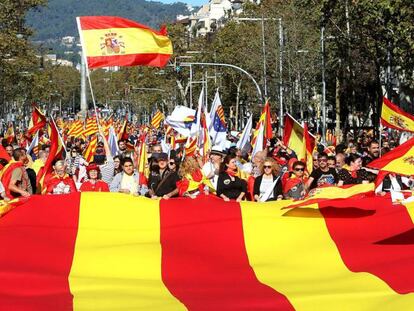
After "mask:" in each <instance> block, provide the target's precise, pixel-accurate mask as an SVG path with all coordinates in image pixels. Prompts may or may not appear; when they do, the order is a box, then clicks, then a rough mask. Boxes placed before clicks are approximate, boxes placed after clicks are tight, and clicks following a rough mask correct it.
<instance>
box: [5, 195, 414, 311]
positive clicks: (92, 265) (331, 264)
mask: <svg viewBox="0 0 414 311" xmlns="http://www.w3.org/2000/svg"><path fill="white" fill-rule="evenodd" d="M291 204H292V202H291V201H274V202H268V203H262V204H260V203H253V202H242V203H237V202H235V201H232V202H224V201H223V200H221V199H219V198H217V197H215V196H200V197H198V198H197V199H194V200H193V199H189V198H180V199H170V200H151V199H147V198H144V197H131V196H128V195H124V194H120V193H97V192H86V193H74V194H71V195H48V196H33V197H31V198H30V199H29V200H28V201H27V202H22V203H21V205H20V206H16V207H14V209H12V210H11V211H10V212H9V213H8V214H6V215H4V216H3V217H2V218H0V232H1V234H0V245H2V248H3V249H4V250H7V251H4V252H0V305H1V306H2V309H4V310H33V309H36V310H75V311H76V310H148V309H151V310H241V309H243V310H288V311H289V310H305V311H306V310H337V309H341V310H361V311H362V310H364V311H365V310H378V308H379V306H382V307H383V309H387V310H411V309H413V306H414V280H413V278H412V275H414V261H413V260H412V258H414V244H413V231H414V226H413V221H412V219H413V216H414V213H413V207H414V206H412V205H407V206H404V205H400V204H397V205H393V204H392V203H391V200H390V198H389V197H365V198H362V199H361V198H358V199H352V198H348V199H343V200H328V201H324V202H320V203H318V204H315V205H313V206H308V207H299V208H294V209H290V208H289V206H290V205H291ZM411 204H412V203H411ZM281 232H282V233H283V234H281ZM380 309H381V308H380Z"/></svg>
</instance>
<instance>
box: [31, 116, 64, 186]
mask: <svg viewBox="0 0 414 311" xmlns="http://www.w3.org/2000/svg"><path fill="white" fill-rule="evenodd" d="M48 132H49V138H50V151H49V155H48V156H47V159H46V162H45V165H44V166H43V167H42V168H41V169H40V171H39V173H38V174H37V176H36V183H37V184H38V186H39V189H41V192H42V193H45V191H46V188H45V187H44V182H45V178H46V175H48V174H50V173H51V172H52V171H53V162H54V161H55V160H60V159H61V158H62V153H63V150H64V146H63V145H62V141H61V139H60V138H59V131H58V129H57V128H56V125H55V122H50V121H49V126H48Z"/></svg>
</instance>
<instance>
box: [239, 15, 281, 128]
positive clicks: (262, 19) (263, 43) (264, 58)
mask: <svg viewBox="0 0 414 311" xmlns="http://www.w3.org/2000/svg"><path fill="white" fill-rule="evenodd" d="M235 20H236V21H260V22H261V23H262V48H263V82H264V83H263V84H264V96H265V98H267V92H268V89H267V79H266V70H267V69H266V44H265V36H264V22H265V21H267V20H273V21H278V28H279V124H280V127H279V129H280V131H282V128H283V46H284V42H283V25H282V18H280V17H278V18H265V17H263V16H262V17H261V18H258V17H241V18H235Z"/></svg>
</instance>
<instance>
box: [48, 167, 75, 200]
mask: <svg viewBox="0 0 414 311" xmlns="http://www.w3.org/2000/svg"><path fill="white" fill-rule="evenodd" d="M45 187H46V193H47V194H67V193H73V192H77V189H76V185H75V182H74V181H73V179H72V178H71V177H70V176H69V175H68V174H67V173H66V165H65V161H63V160H59V161H57V162H56V163H55V164H54V165H53V173H52V175H51V176H48V177H47V178H46V180H45Z"/></svg>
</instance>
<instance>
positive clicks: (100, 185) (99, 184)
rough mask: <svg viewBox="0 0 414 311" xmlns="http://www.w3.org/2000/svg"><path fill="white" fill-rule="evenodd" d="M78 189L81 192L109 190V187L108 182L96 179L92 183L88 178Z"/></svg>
mask: <svg viewBox="0 0 414 311" xmlns="http://www.w3.org/2000/svg"><path fill="white" fill-rule="evenodd" d="M79 190H80V191H81V192H86V191H92V192H109V187H108V184H107V183H106V182H104V181H103V180H97V181H96V183H94V184H92V183H91V181H90V180H87V181H85V182H84V183H83V184H82V185H81V187H80V189H79Z"/></svg>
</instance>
